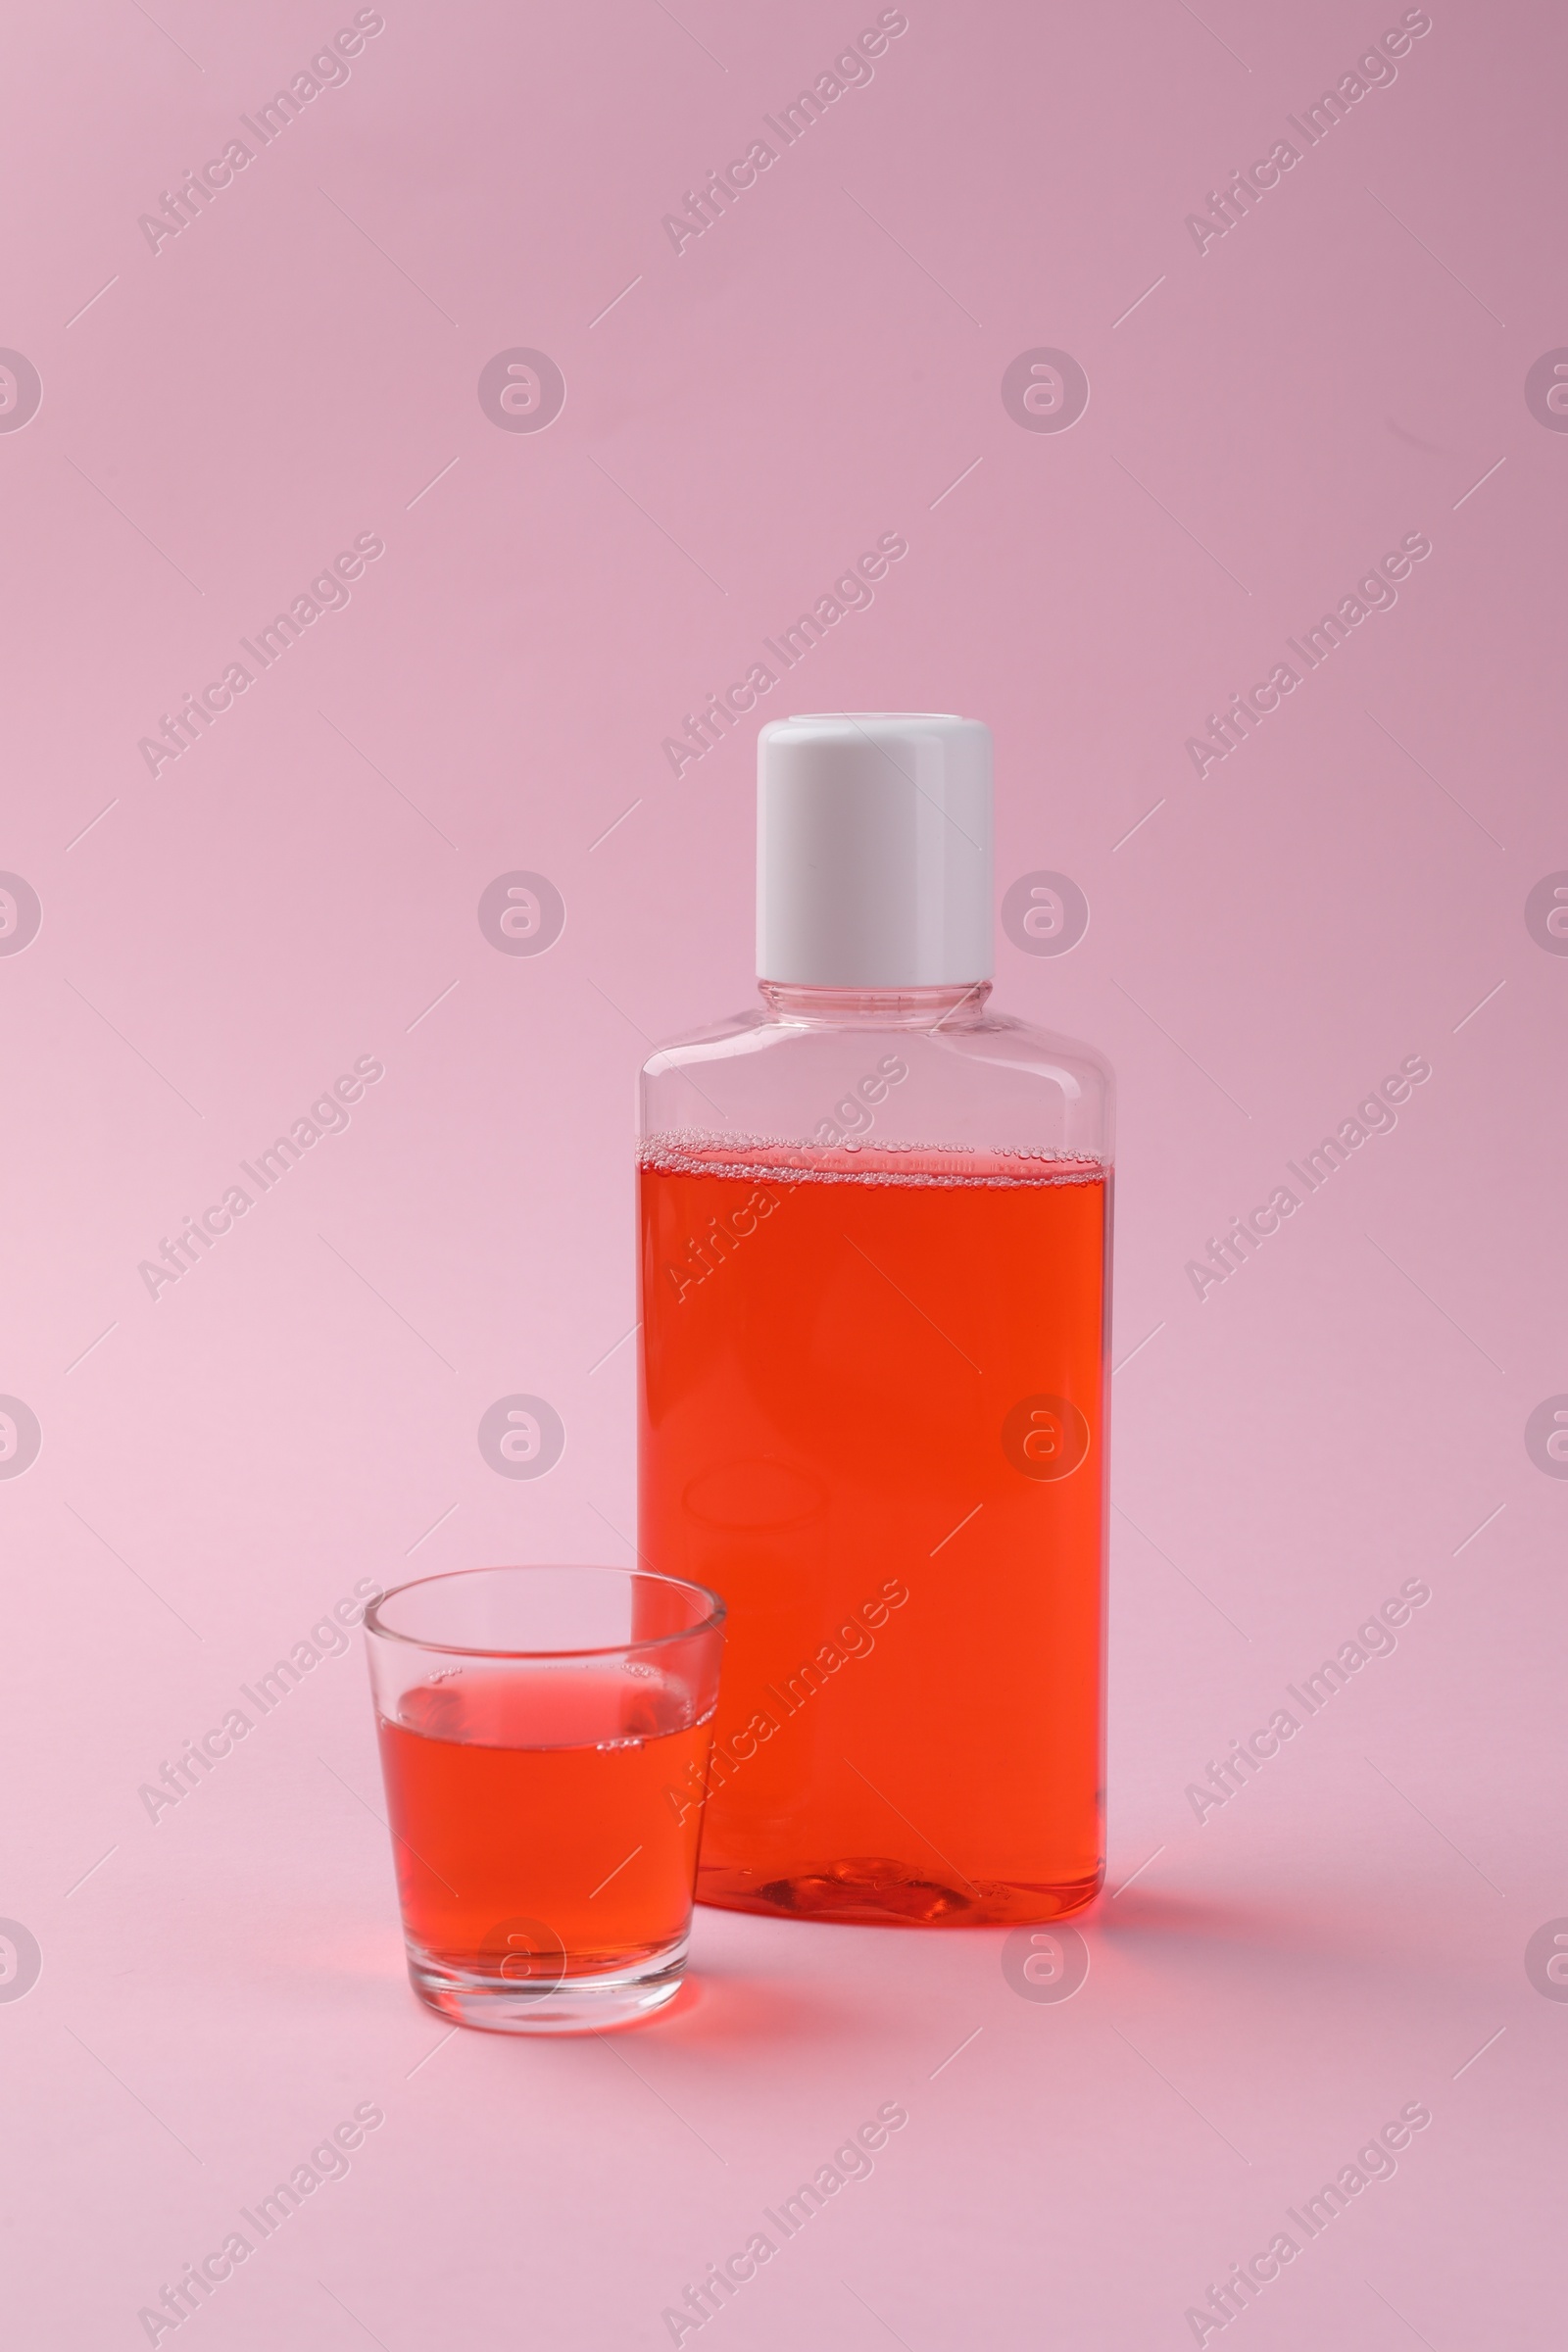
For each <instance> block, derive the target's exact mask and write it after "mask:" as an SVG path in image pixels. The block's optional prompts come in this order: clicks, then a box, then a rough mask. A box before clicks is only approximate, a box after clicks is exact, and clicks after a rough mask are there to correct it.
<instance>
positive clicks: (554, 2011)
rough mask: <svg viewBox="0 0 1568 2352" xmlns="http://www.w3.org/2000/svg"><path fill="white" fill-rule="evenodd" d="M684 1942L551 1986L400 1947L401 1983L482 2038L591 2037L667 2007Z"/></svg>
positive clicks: (681, 1967)
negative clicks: (404, 1963)
mask: <svg viewBox="0 0 1568 2352" xmlns="http://www.w3.org/2000/svg"><path fill="white" fill-rule="evenodd" d="M687 1941H688V1939H687V1937H686V1936H680V1937H679V1938H678V1940H677V1941H676V1942H674V1943H670V1944H664V1945H662V1947H661V1948H660V1949H658V1950H657V1951H652V1952H644V1953H642V1954H641V1955H640V1956H639V1958H638V1959H637V1961H636V1963H635V1965H634V1966H630V1967H627V1968H619V1969H613V1970H610V1969H607V1970H604V1971H602V1972H600V1973H599V1974H597V1975H594V1976H580V1977H574V1976H572V1975H570V1974H569V1973H568V1974H565V1975H563V1976H562V1977H561V1978H560V1980H559V1981H552V1980H550V1979H548V1978H547V1979H545V1980H544V1981H542V1982H529V1981H528V1980H526V1979H523V1980H517V1979H515V1978H510V1977H505V1976H501V1975H497V1974H492V1973H489V1972H485V1971H481V1970H478V1969H471V1968H454V1967H452V1966H451V1965H450V1964H449V1963H448V1962H446V1961H443V1960H438V1959H437V1958H436V1957H435V1956H434V1954H433V1953H430V1952H426V1951H421V1950H420V1948H419V1946H418V1945H417V1944H415V1943H410V1944H409V1945H408V1954H409V1982H410V1983H411V1984H412V1985H413V1986H414V1989H415V1991H416V1992H417V1994H418V1996H419V1998H420V2000H421V2001H423V2002H424V2003H425V2004H426V2006H427V2007H429V2008H431V2009H434V2010H436V2011H437V2012H438V2013H439V2015H441V2016H442V2017H449V2018H450V2019H451V2020H452V2022H453V2024H454V2025H458V2026H476V2027H477V2028H478V2029H479V2031H480V2032H481V2033H483V2034H593V2033H601V2032H603V2031H604V2029H605V2028H606V2027H609V2026H624V2025H629V2024H631V2023H632V2021H633V2020H634V2019H637V2018H643V2017H651V2016H653V2015H654V2014H655V2012H656V2011H658V2010H660V2009H662V2008H663V2007H664V2005H665V2003H666V2002H668V2001H672V2000H673V1999H674V1997H675V1995H676V1993H677V1992H679V1990H680V1988H681V1984H682V1981H683V1979H684V1978H685V1974H686V1949H687Z"/></svg>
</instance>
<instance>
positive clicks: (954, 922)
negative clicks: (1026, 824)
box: [757, 711, 995, 989]
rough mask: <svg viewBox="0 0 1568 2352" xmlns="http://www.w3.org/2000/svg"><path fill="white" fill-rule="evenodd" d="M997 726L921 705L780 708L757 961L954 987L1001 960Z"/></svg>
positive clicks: (761, 780) (849, 978)
mask: <svg viewBox="0 0 1568 2352" xmlns="http://www.w3.org/2000/svg"><path fill="white" fill-rule="evenodd" d="M991 908H992V882H991V730H990V728H989V727H987V726H984V725H983V724H982V723H981V721H980V720H979V719H977V718H953V717H950V716H948V715H947V714H945V713H942V712H934V711H816V712H814V713H812V714H810V715H809V716H806V717H801V718H781V719H775V720H774V721H773V722H772V724H771V725H769V726H765V727H764V728H763V729H762V731H761V733H760V736H759V737H758V743H757V969H758V973H759V976H760V978H761V979H763V980H777V981H783V982H786V983H790V984H793V985H795V986H797V987H815V988H874V989H897V988H942V987H949V986H954V985H964V986H966V985H967V984H968V983H969V982H970V981H973V980H988V979H989V978H990V977H991V974H992V972H993V970H994V968H995V959H994V955H993V936H992V912H991Z"/></svg>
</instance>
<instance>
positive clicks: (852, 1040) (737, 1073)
mask: <svg viewBox="0 0 1568 2352" xmlns="http://www.w3.org/2000/svg"><path fill="white" fill-rule="evenodd" d="M1113 1091H1114V1082H1113V1079H1112V1075H1111V1071H1110V1067H1109V1064H1108V1063H1107V1061H1106V1060H1105V1058H1104V1056H1103V1054H1099V1053H1098V1052H1097V1051H1096V1050H1095V1048H1094V1047H1092V1046H1089V1045H1086V1044H1083V1043H1082V1042H1080V1041H1079V1040H1077V1039H1074V1038H1068V1037H1064V1036H1060V1035H1058V1034H1056V1033H1055V1032H1054V1031H1052V1030H1048V1029H1043V1028H1039V1027H1037V1026H1035V1025H1034V1024H1033V1023H1032V1022H1028V1021H1024V1020H1020V1019H1018V1018H1017V1017H1016V1016H1015V1015H1013V1014H1009V1013H1005V1012H1000V1011H996V1010H994V1009H993V1008H992V1007H991V1006H990V1005H980V1006H978V1007H977V1008H975V1009H973V1010H972V1011H965V1010H964V1008H962V1007H959V1008H958V1009H957V1011H956V1014H954V1015H951V1016H949V1017H947V1018H945V1019H943V1020H940V1021H937V1022H935V1023H928V1022H921V1023H906V1022H901V1021H897V1020H892V1021H887V1022H876V1023H873V1022H864V1023H861V1022H858V1021H857V1022H839V1021H831V1022H814V1021H809V1020H799V1019H788V1018H785V1019H781V1018H779V1017H778V1016H777V1015H776V1014H775V1013H773V1012H772V1011H771V1010H769V1009H767V1008H764V1007H759V1008H757V1009H748V1010H746V1011H743V1012H738V1013H735V1014H733V1015H731V1016H730V1017H729V1018H728V1019H727V1020H720V1021H715V1022H713V1023H711V1024H710V1025H709V1026H708V1027H706V1028H703V1029H699V1030H695V1031H692V1032H691V1033H689V1034H688V1035H686V1036H684V1037H679V1038H675V1039H672V1040H671V1041H670V1042H669V1043H668V1044H666V1045H663V1046H661V1047H660V1048H659V1050H658V1051H657V1052H656V1053H655V1054H652V1055H651V1056H650V1058H649V1059H648V1061H647V1062H646V1063H645V1064H644V1067H643V1073H642V1089H641V1094H642V1132H643V1134H644V1136H649V1135H654V1134H661V1133H662V1134H669V1133H672V1132H677V1131H678V1132H681V1133H693V1134H694V1133H704V1134H708V1135H712V1136H715V1137H716V1136H723V1135H726V1134H728V1135H734V1134H745V1135H747V1136H748V1137H751V1138H766V1137H776V1138H779V1139H781V1140H782V1139H799V1140H809V1139H811V1140H815V1141H817V1142H819V1143H831V1142H833V1141H834V1140H835V1138H836V1136H839V1135H847V1136H855V1135H858V1134H867V1133H869V1131H870V1130H871V1129H873V1128H874V1129H875V1130H876V1131H877V1132H878V1133H880V1134H881V1135H882V1136H884V1137H886V1138H889V1139H893V1138H897V1139H899V1140H902V1141H907V1142H908V1143H910V1144H914V1145H924V1146H933V1145H948V1146H954V1147H957V1148H971V1147H972V1148H978V1149H983V1150H989V1149H996V1148H1020V1149H1028V1150H1039V1149H1045V1150H1051V1151H1058V1150H1059V1151H1062V1152H1085V1153H1088V1154H1091V1155H1093V1156H1096V1157H1103V1158H1108V1156H1109V1151H1110V1137H1111V1119H1112V1102H1113Z"/></svg>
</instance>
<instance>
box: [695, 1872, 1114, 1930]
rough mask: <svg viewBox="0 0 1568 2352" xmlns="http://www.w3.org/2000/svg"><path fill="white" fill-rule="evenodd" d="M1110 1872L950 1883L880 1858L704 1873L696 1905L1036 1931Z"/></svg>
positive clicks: (874, 1923) (877, 1922)
mask: <svg viewBox="0 0 1568 2352" xmlns="http://www.w3.org/2000/svg"><path fill="white" fill-rule="evenodd" d="M1104 1876H1105V1873H1104V1866H1103V1864H1102V1866H1101V1867H1100V1869H1099V1870H1097V1871H1096V1872H1095V1873H1094V1875H1093V1876H1092V1877H1090V1878H1085V1879H1070V1880H1063V1881H1059V1882H1058V1881H1052V1882H1043V1883H1030V1882H1026V1881H1022V1880H1017V1879H1003V1880H988V1881H984V1882H981V1883H980V1884H977V1885H975V1884H971V1883H970V1882H969V1881H968V1880H964V1881H963V1882H962V1884H961V1885H960V1886H957V1887H951V1886H947V1885H945V1884H944V1883H943V1882H942V1881H941V1880H940V1879H938V1878H935V1877H928V1876H926V1875H925V1874H923V1873H921V1872H919V1871H917V1870H914V1869H911V1868H910V1867H909V1865H908V1864H907V1863H903V1862H894V1861H891V1860H889V1859H887V1858H886V1857H884V1856H880V1855H854V1856H851V1857H848V1858H846V1859H844V1860H841V1861H836V1862H822V1863H806V1864H801V1865H799V1866H798V1867H796V1868H795V1869H793V1870H784V1871H775V1872H766V1871H746V1870H735V1869H728V1868H725V1867H723V1866H719V1865H714V1866H711V1867H699V1870H698V1873H697V1900H698V1901H699V1902H700V1903H709V1904H711V1905H712V1906H713V1908H714V1909H715V1910H720V1911H761V1912H765V1913H766V1914H767V1915H768V1916H769V1917H770V1918H772V1919H814V1920H827V1921H836V1922H837V1923H838V1924H839V1925H841V1926H843V1927H856V1928H991V1927H1036V1926H1040V1925H1042V1924H1044V1923H1045V1922H1046V1921H1048V1920H1053V1919H1065V1918H1066V1916H1067V1914H1068V1913H1069V1912H1071V1911H1081V1910H1082V1909H1083V1907H1084V1905H1085V1904H1086V1903H1091V1902H1093V1901H1094V1899H1095V1896H1096V1895H1097V1894H1098V1893H1099V1892H1100V1889H1101V1887H1102V1885H1103V1882H1104Z"/></svg>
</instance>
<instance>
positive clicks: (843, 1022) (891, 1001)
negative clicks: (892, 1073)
mask: <svg viewBox="0 0 1568 2352" xmlns="http://www.w3.org/2000/svg"><path fill="white" fill-rule="evenodd" d="M757 985H758V988H759V990H760V994H761V998H762V1002H763V1004H764V1005H767V1007H768V1008H769V1010H770V1011H772V1012H775V1013H776V1014H777V1015H778V1017H779V1018H780V1019H781V1020H785V1021H800V1022H802V1023H804V1024H806V1025H808V1026H809V1027H811V1028H823V1029H940V1028H944V1027H946V1028H956V1027H958V1026H959V1025H961V1024H963V1023H965V1022H968V1021H971V1020H973V1019H975V1018H976V1017H977V1016H978V1014H979V1013H980V1011H981V1009H982V1007H983V1006H984V1005H985V1002H986V999H987V998H988V997H989V996H990V994H991V987H992V984H991V982H990V981H989V980H971V981H969V982H968V983H967V984H964V983H959V982H954V983H951V984H950V985H948V986H947V987H944V988H808V987H805V986H803V985H800V984H798V983H796V982H793V981H785V980H759V981H758V983H757Z"/></svg>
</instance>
